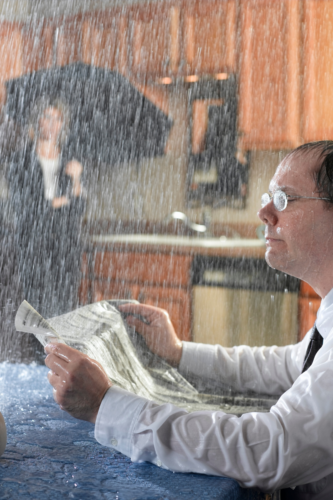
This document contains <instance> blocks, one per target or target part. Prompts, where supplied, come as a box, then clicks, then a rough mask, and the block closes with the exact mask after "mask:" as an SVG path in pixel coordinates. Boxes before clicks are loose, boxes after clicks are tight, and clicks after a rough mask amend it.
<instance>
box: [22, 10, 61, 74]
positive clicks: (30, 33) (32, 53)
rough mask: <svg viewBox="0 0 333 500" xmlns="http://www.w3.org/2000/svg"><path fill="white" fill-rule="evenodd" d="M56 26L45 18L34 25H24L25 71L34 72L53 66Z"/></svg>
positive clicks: (23, 59)
mask: <svg viewBox="0 0 333 500" xmlns="http://www.w3.org/2000/svg"><path fill="white" fill-rule="evenodd" d="M54 30H55V28H54V26H52V25H50V24H47V23H46V22H45V21H44V20H42V21H41V22H39V23H37V24H35V25H34V26H33V27H31V26H24V27H23V30H22V66H23V73H32V72H33V71H38V70H40V69H44V68H51V67H52V66H53V63H54V60H53V57H54V54H53V42H54Z"/></svg>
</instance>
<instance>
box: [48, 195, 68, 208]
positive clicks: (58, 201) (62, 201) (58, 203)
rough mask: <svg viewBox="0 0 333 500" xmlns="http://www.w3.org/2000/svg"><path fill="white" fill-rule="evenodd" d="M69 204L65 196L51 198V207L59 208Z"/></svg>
mask: <svg viewBox="0 0 333 500" xmlns="http://www.w3.org/2000/svg"><path fill="white" fill-rule="evenodd" d="M68 204H69V199H68V198H67V197H66V196H60V197H59V198H53V200H52V207H53V208H61V207H64V206H65V205H68Z"/></svg>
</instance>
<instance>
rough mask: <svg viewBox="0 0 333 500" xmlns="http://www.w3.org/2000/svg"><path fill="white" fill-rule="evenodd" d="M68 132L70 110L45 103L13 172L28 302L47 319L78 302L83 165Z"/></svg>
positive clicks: (39, 105)
mask: <svg viewBox="0 0 333 500" xmlns="http://www.w3.org/2000/svg"><path fill="white" fill-rule="evenodd" d="M68 129H69V112H68V108H67V107H66V106H65V105H64V104H63V103H62V102H61V101H59V100H49V99H42V100H40V101H39V102H38V103H37V104H36V106H35V107H34V109H33V111H32V113H31V119H30V124H29V138H30V140H29V143H28V144H27V145H26V147H25V148H24V149H23V151H20V152H19V153H18V154H17V155H16V158H15V160H14V161H13V162H12V164H11V165H10V168H9V172H8V174H9V175H8V185H9V190H10V198H11V204H12V208H13V211H14V217H15V227H16V240H17V247H18V257H19V263H18V268H19V275H20V281H21V285H22V289H23V293H24V297H25V299H26V300H28V302H30V303H31V304H32V306H33V307H35V308H36V309H37V310H38V311H39V312H40V313H41V314H42V315H46V316H47V317H50V316H54V315H58V314H62V313H64V312H67V311H68V310H70V309H72V308H75V306H76V305H77V302H78V284H79V277H80V257H81V245H80V225H81V219H82V215H83V211H84V208H85V199H84V193H83V188H82V184H81V175H82V171H83V168H82V165H81V163H80V162H79V161H77V160H76V159H74V158H72V157H71V156H70V155H69V151H68V148H67V147H66V139H67V136H68Z"/></svg>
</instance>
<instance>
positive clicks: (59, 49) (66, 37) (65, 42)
mask: <svg viewBox="0 0 333 500" xmlns="http://www.w3.org/2000/svg"><path fill="white" fill-rule="evenodd" d="M82 28H83V23H82V18H81V16H75V17H74V18H73V19H68V20H65V21H62V23H60V24H59V25H58V26H56V27H55V31H54V52H55V60H56V64H57V66H65V65H67V64H72V63H75V62H79V61H82V33H83V29H82Z"/></svg>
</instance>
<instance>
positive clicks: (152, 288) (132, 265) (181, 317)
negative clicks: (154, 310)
mask: <svg viewBox="0 0 333 500" xmlns="http://www.w3.org/2000/svg"><path fill="white" fill-rule="evenodd" d="M90 258H91V257H90ZM191 260H192V259H191V257H186V256H181V255H179V256H171V255H168V254H165V255H161V254H149V253H148V254H147V253H132V252H127V253H118V252H104V253H102V252H100V253H99V252H97V253H95V254H94V259H93V262H90V264H88V259H87V255H84V258H83V266H82V271H83V279H82V281H81V289H80V301H81V303H82V304H87V303H89V302H98V301H100V300H110V299H132V300H133V299H134V300H138V301H139V302H142V303H144V304H148V305H153V306H156V307H160V308H162V309H165V310H166V311H168V313H169V316H170V319H171V322H172V324H173V326H174V328H175V331H176V333H177V334H178V336H179V338H180V339H181V340H191V314H190V311H191V292H190V290H191V288H190V268H191Z"/></svg>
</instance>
